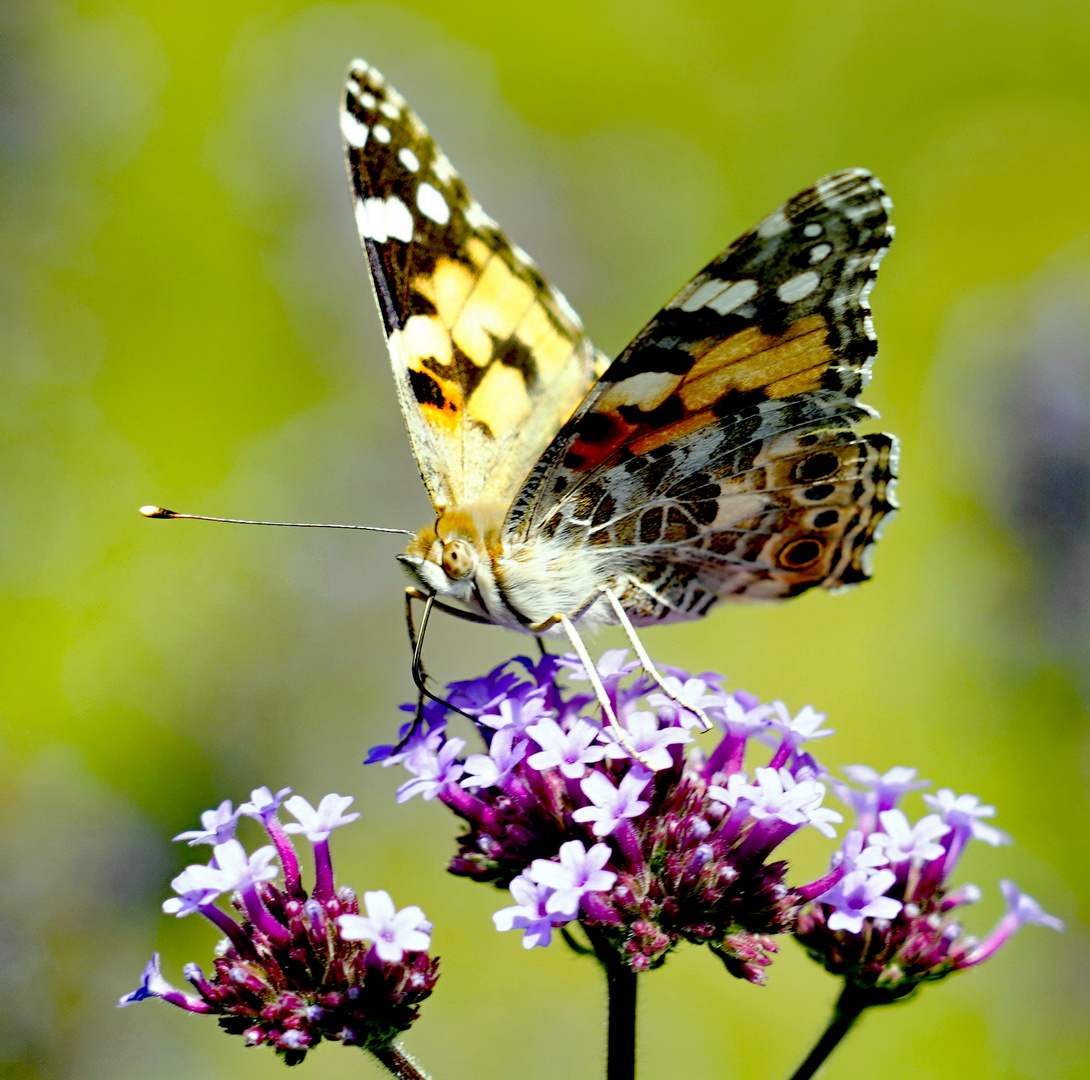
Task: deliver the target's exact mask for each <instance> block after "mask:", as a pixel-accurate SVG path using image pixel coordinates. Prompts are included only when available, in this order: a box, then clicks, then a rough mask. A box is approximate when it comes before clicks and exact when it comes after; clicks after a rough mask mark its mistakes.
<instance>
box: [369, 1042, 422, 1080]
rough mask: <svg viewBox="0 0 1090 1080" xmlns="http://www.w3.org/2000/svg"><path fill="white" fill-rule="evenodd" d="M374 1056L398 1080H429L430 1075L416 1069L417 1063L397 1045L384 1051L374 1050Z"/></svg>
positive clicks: (385, 1048) (393, 1044) (391, 1044)
mask: <svg viewBox="0 0 1090 1080" xmlns="http://www.w3.org/2000/svg"><path fill="white" fill-rule="evenodd" d="M371 1053H372V1054H374V1055H375V1057H376V1058H378V1060H379V1061H380V1062H381V1063H382V1064H383V1065H384V1066H385V1067H386V1069H387V1070H388V1071H389V1072H391V1073H393V1075H394V1076H396V1077H397V1078H398V1080H428V1074H427V1073H426V1072H424V1071H423V1070H422V1069H418V1068H417V1067H416V1063H415V1062H414V1061H413V1060H412V1058H410V1057H409V1055H408V1054H406V1053H405V1052H404V1051H403V1050H402V1049H401V1048H400V1047H399V1046H397V1045H396V1044H395V1043H390V1045H389V1046H387V1047H384V1048H383V1049H382V1050H372V1051H371Z"/></svg>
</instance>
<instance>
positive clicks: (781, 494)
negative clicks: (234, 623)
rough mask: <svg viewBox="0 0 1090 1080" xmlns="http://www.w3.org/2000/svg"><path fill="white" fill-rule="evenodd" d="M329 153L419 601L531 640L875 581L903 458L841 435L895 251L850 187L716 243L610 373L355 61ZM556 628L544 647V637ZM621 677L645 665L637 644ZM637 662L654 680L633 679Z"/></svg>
mask: <svg viewBox="0 0 1090 1080" xmlns="http://www.w3.org/2000/svg"><path fill="white" fill-rule="evenodd" d="M341 130H342V132H343V135H344V141H345V150H346V153H347V158H348V171H349V177H350V181H351V185H352V194H353V196H354V199H355V211H356V221H357V223H358V225H359V232H360V237H361V239H362V242H363V246H364V249H365V250H366V252H367V258H368V262H369V263H370V267H371V280H372V284H373V285H374V289H375V294H376V296H377V299H378V305H379V311H380V312H381V314H382V319H383V323H384V325H385V328H386V334H387V337H388V339H389V347H390V357H391V361H392V363H393V370H394V378H395V381H396V383H397V393H398V398H399V400H400V402H401V409H402V412H403V413H404V415H405V422H406V424H407V425H408V429H409V436H410V438H411V440H412V446H413V450H414V452H415V454H416V460H417V464H418V465H419V467H420V472H421V475H422V476H423V478H424V484H425V486H426V487H427V489H428V494H429V495H430V496H431V501H432V503H433V504H434V506H435V511H436V515H437V520H436V522H435V524H433V525H429V526H427V527H426V528H424V529H422V530H421V531H420V532H419V533H418V534H417V536H416V537H415V539H414V540H413V541H412V542H411V543H410V544H409V547H408V549H407V551H406V552H405V553H404V554H403V555H402V556H400V558H401V559H402V561H403V562H404V563H405V565H406V566H407V567H408V568H409V569H410V570H411V571H412V573H413V574H414V576H415V577H416V578H417V579H418V580H419V582H420V584H421V586H422V587H423V591H422V593H421V594H420V595H422V596H426V597H429V598H430V599H431V601H432V602H438V603H439V606H442V607H446V606H447V605H446V604H444V603H443V602H442V601H443V600H447V601H450V600H453V601H457V602H458V603H459V604H460V605H461V606H460V607H457V608H448V610H451V611H454V612H455V613H459V614H463V615H465V614H466V613H468V617H469V618H471V619H474V620H475V621H482V622H489V623H496V624H498V625H500V626H507V627H510V628H512V629H515V630H522V631H526V632H530V633H541V632H543V631H545V630H548V629H551V628H554V627H556V628H557V629H560V628H562V629H563V630H565V631H567V632H568V634H569V636H570V637H571V638H572V642H573V644H574V645H575V646H576V648H577V650H578V651H579V652H580V655H583V656H584V659H586V657H585V651H584V649H583V648H582V645H581V642H580V641H579V637H578V632H577V629H576V624H579V625H583V626H587V625H594V624H600V623H609V622H620V623H621V624H622V625H623V626H625V628H626V629H627V630H629V632H630V636H632V637H633V638H634V631H632V629H631V626H632V624H635V625H646V624H649V623H656V622H671V621H676V620H680V619H693V618H697V617H699V616H702V615H704V614H706V613H707V611H708V610H709V608H711V607H712V605H713V604H715V602H716V601H717V600H721V599H780V598H785V597H790V596H797V595H798V594H799V593H802V592H805V591H806V590H807V589H810V588H813V587H815V586H820V587H821V588H825V589H832V588H838V587H840V586H846V585H852V584H855V583H857V582H861V581H865V580H866V579H867V578H868V577H869V576H870V555H871V548H872V545H873V543H874V541H876V540H877V539H878V534H879V531H880V528H881V526H882V524H883V523H884V522H885V521H888V520H889V519H890V518H891V517H892V514H893V511H894V509H895V507H896V505H897V504H896V502H895V501H894V498H893V488H894V475H895V467H896V460H897V443H896V440H895V439H894V438H893V437H892V436H890V435H858V434H856V433H855V432H854V431H853V430H852V428H853V425H855V424H856V423H858V422H860V421H863V420H869V419H871V418H872V417H874V416H875V415H876V414H875V413H874V411H873V410H872V409H869V408H868V407H866V406H864V405H862V404H860V403H859V402H857V401H856V400H855V399H856V395H857V394H858V393H859V392H860V390H862V388H863V386H864V385H865V383H866V381H867V378H868V375H869V372H870V365H871V361H872V358H873V356H874V353H875V349H876V343H875V338H874V332H873V327H872V323H871V317H870V309H869V307H868V305H867V294H868V293H869V292H870V289H871V286H872V284H873V282H874V277H875V273H876V271H877V269H878V263H879V261H880V260H881V258H882V256H883V255H884V254H885V251H886V249H887V247H888V246H889V243H890V239H891V237H892V235H893V230H892V228H891V227H890V225H889V224H888V222H887V211H888V209H889V207H890V202H889V199H888V198H887V197H886V195H885V194H884V192H883V190H882V187H881V185H880V184H879V182H878V181H877V180H876V179H875V178H874V177H873V176H871V175H870V174H869V173H867V172H865V171H864V170H862V169H849V170H846V171H844V172H840V173H836V174H834V175H832V176H828V177H826V178H825V179H823V180H820V181H818V183H816V184H815V185H814V186H813V187H811V188H808V189H807V190H806V191H803V192H801V193H800V194H798V195H796V196H795V197H794V198H793V199H791V200H790V201H788V202H787V203H785V204H784V205H783V206H782V207H780V209H778V210H776V211H775V212H774V213H773V214H771V215H770V216H769V217H767V218H765V220H764V221H762V222H761V223H760V224H759V225H758V226H757V227H756V228H754V229H753V230H752V231H750V232H748V233H746V234H745V235H743V236H742V237H741V238H740V239H738V240H737V241H735V243H733V244H732V245H731V246H730V247H729V248H727V250H726V251H724V252H723V253H722V254H721V255H719V256H717V257H716V258H715V259H713V260H712V261H711V262H710V263H709V264H708V265H707V266H706V267H705V268H704V269H703V270H701V272H700V273H699V274H697V276H696V277H695V278H693V280H692V281H691V282H689V284H688V285H686V286H685V287H684V288H683V289H682V290H681V291H680V292H679V293H678V294H677V295H676V296H675V297H674V298H673V299H672V300H671V301H670V302H669V303H668V304H667V305H666V306H665V307H664V308H663V309H662V311H660V312H659V313H658V314H657V315H656V316H655V317H654V318H653V319H652V320H651V322H650V323H648V324H647V326H645V327H644V329H643V330H641V331H640V333H639V334H638V335H637V336H636V338H635V340H634V341H633V342H632V344H631V345H629V346H628V348H627V349H625V350H624V352H623V353H621V355H620V356H619V357H618V358H617V359H616V360H614V361H613V362H612V363H610V362H609V361H608V359H607V358H606V357H604V356H603V355H602V354H601V353H599V352H597V351H596V350H595V349H594V347H593V345H591V343H590V341H589V340H588V338H587V337H586V335H585V334H584V332H583V328H582V324H581V323H580V321H579V318H578V316H577V315H576V314H575V312H574V311H573V310H572V309H571V307H570V305H569V304H568V303H567V301H566V300H565V299H564V298H563V297H562V296H561V295H560V293H559V292H557V290H556V289H555V288H553V287H552V286H551V285H550V284H549V283H548V282H547V281H545V279H544V278H543V277H542V275H541V273H540V271H539V270H538V269H537V267H536V266H535V265H534V263H533V262H532V261H531V260H530V258H529V257H528V256H527V255H526V254H525V252H523V251H522V250H521V249H520V248H518V247H517V246H516V245H514V244H512V243H511V242H510V241H509V240H508V239H507V238H506V237H505V236H504V234H503V233H502V232H501V231H500V229H499V227H498V226H497V224H496V222H495V221H493V220H492V219H491V218H490V217H489V216H488V215H487V214H486V213H485V212H484V210H482V209H481V206H480V204H479V203H478V202H477V201H476V200H475V199H473V198H472V197H471V196H470V195H469V193H468V192H467V191H466V188H465V185H464V184H463V183H462V180H461V178H460V177H459V176H458V174H457V173H456V172H455V171H454V169H453V168H452V167H451V164H450V162H449V161H448V160H447V157H446V155H445V154H443V152H442V151H441V150H440V149H439V148H438V147H437V146H436V145H435V143H434V142H432V140H431V138H430V137H429V135H428V133H427V131H426V130H425V128H424V126H423V125H422V124H421V123H420V121H419V120H418V119H417V117H416V116H415V114H414V113H413V112H412V111H411V110H410V109H409V108H408V107H407V106H406V103H405V99H404V98H403V97H402V96H401V95H400V94H399V93H398V92H397V91H396V90H394V89H393V87H391V86H390V85H389V84H388V83H387V82H386V81H385V80H384V79H383V77H382V76H381V75H380V74H379V73H378V72H377V71H376V70H375V69H374V68H373V67H369V66H368V65H367V64H365V63H363V62H362V61H357V62H355V63H353V64H352V65H351V67H350V69H349V76H348V81H347V88H346V92H345V96H344V106H343V111H342V113H341ZM558 624H559V627H558ZM634 644H636V645H637V649H638V651H639V653H640V655H641V658H645V654H643V652H642V650H641V649H639V646H638V641H635V640H634ZM646 662H647V663H648V664H649V661H646Z"/></svg>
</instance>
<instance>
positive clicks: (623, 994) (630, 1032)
mask: <svg viewBox="0 0 1090 1080" xmlns="http://www.w3.org/2000/svg"><path fill="white" fill-rule="evenodd" d="M605 969H606V988H607V990H608V992H609V1034H608V1036H607V1040H606V1080H634V1078H635V1076H636V973H635V972H634V971H633V970H632V969H631V968H630V967H629V966H628V965H627V964H626V963H624V962H623V961H622V960H620V959H619V958H617V957H613V958H612V959H611V960H610V961H608V962H607V963H606V964H605Z"/></svg>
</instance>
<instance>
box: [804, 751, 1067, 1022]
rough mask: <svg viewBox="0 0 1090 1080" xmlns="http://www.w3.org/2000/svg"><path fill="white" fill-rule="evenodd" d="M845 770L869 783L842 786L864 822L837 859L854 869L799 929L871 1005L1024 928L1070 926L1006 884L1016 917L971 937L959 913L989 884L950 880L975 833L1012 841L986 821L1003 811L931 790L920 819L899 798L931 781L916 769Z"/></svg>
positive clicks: (960, 965) (818, 900)
mask: <svg viewBox="0 0 1090 1080" xmlns="http://www.w3.org/2000/svg"><path fill="white" fill-rule="evenodd" d="M845 772H846V773H847V774H848V776H849V777H850V778H851V779H852V780H854V781H855V782H856V783H857V784H859V785H861V786H860V787H859V788H853V787H849V786H848V785H847V784H842V783H839V782H836V783H834V788H835V789H836V791H837V793H838V794H839V795H840V797H841V798H842V799H843V800H844V801H845V802H846V803H847V804H848V805H849V806H851V807H852V808H853V809H854V810H855V812H856V815H857V822H856V827H855V828H854V829H853V830H852V831H851V832H849V833H848V835H847V838H846V839H845V842H844V845H843V847H842V848H841V849H840V850H839V851H837V852H836V853H834V856H833V869H834V873H835V872H843V871H845V870H846V871H847V872H846V873H843V876H842V877H840V878H839V880H837V881H835V882H834V883H833V884H832V885H831V886H830V887H829V888H828V889H827V890H826V891H825V892H823V893H820V894H818V895H817V896H816V897H815V898H814V900H813V902H812V903H810V904H808V905H807V906H805V907H804V908H803V909H802V911H801V912H800V913H799V919H798V925H797V927H796V929H795V936H796V938H797V939H798V941H799V942H800V943H801V944H802V945H803V946H804V947H805V948H806V950H807V951H808V952H809V953H810V955H811V956H812V957H813V958H814V959H815V960H817V961H818V962H819V963H820V964H822V965H823V966H824V967H825V968H826V969H827V970H828V971H830V972H832V973H833V974H836V975H841V976H843V977H844V978H845V980H846V983H847V986H848V987H849V988H850V989H851V990H852V991H853V992H855V993H856V994H857V995H858V996H860V998H861V1000H863V1001H864V1002H865V1004H868V1005H875V1004H887V1003H890V1002H893V1001H899V1000H902V999H904V998H905V997H907V996H909V995H910V994H912V993H913V992H914V991H915V990H916V989H917V988H918V987H919V986H920V985H921V984H922V983H923V982H927V981H934V980H937V979H941V978H944V977H945V976H947V975H949V974H951V973H953V972H955V971H962V970H964V969H965V968H969V967H972V966H973V965H975V964H978V963H980V962H981V961H982V960H984V959H986V958H987V957H989V956H991V955H992V953H994V952H995V950H996V949H998V948H999V946H1000V945H1002V944H1003V942H1005V941H1006V940H1007V938H1009V937H1010V936H1011V934H1012V933H1014V931H1015V930H1016V929H1017V928H1018V927H1019V926H1021V925H1024V924H1027V923H1028V924H1036V925H1040V926H1050V927H1052V928H1053V929H1056V930H1060V929H1062V928H1063V924H1062V923H1061V922H1060V921H1059V920H1058V919H1056V918H1053V917H1052V916H1051V915H1046V914H1045V912H1044V911H1042V909H1041V908H1040V906H1039V905H1038V904H1037V903H1036V901H1034V900H1033V899H1032V898H1031V897H1029V896H1026V895H1025V894H1024V893H1022V892H1020V891H1019V890H1018V888H1017V887H1016V886H1015V885H1013V884H1012V883H1011V882H1009V881H1004V882H1001V888H1002V890H1003V893H1004V896H1005V898H1006V900H1007V906H1008V912H1007V915H1006V916H1005V917H1004V918H1003V919H1002V920H1001V921H1000V923H999V925H998V926H997V927H996V928H995V930H994V931H993V932H992V933H991V935H989V937H987V938H986V939H985V940H984V941H983V942H981V941H978V940H977V939H976V938H975V937H971V936H969V935H967V934H965V933H964V932H963V930H962V927H961V924H960V922H959V921H958V918H957V916H956V912H957V910H958V908H960V907H962V906H964V905H965V904H969V903H973V902H974V901H976V900H977V899H979V897H980V890H979V889H977V887H976V886H975V885H964V886H962V887H961V888H960V889H957V890H955V891H953V892H951V891H949V890H948V884H947V882H948V880H949V877H950V874H951V873H952V871H953V870H954V867H955V866H956V864H957V862H958V859H959V858H960V856H961V853H962V851H963V850H964V848H965V845H966V844H967V843H968V842H969V840H971V839H976V840H983V841H984V842H985V843H988V844H992V845H998V844H1003V843H1008V842H1009V838H1008V837H1007V836H1006V834H1004V833H1002V832H1000V831H999V830H998V829H996V828H995V827H994V826H992V825H989V824H988V823H987V822H986V821H984V820H983V819H984V818H989V817H992V816H994V814H995V808H994V807H991V806H981V805H980V803H979V800H978V799H977V798H976V797H975V796H973V795H960V796H959V795H955V794H954V793H953V792H952V791H951V790H950V789H949V788H943V789H942V790H940V791H938V792H936V793H935V794H934V795H924V796H923V798H924V801H925V802H926V804H927V805H928V806H929V807H930V808H931V810H932V811H933V812H932V813H930V814H927V815H926V816H925V817H923V818H921V819H920V820H919V821H917V822H916V823H915V824H914V825H910V824H909V821H908V818H907V817H906V816H905V814H904V811H903V810H900V809H899V808H898V807H897V805H896V804H897V802H898V800H899V799H900V797H901V796H902V795H903V794H905V793H906V792H909V791H915V790H920V789H922V788H926V787H928V786H929V782H928V781H926V780H917V779H916V770H915V769H906V768H897V769H891V770H890V771H889V772H887V773H885V774H884V775H879V774H878V773H877V772H875V771H874V770H873V769H871V768H869V767H867V766H864V765H854V766H850V767H848V768H847V769H845Z"/></svg>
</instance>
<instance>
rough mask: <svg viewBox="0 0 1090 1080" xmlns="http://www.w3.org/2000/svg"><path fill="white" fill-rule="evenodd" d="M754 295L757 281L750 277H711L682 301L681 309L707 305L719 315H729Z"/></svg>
mask: <svg viewBox="0 0 1090 1080" xmlns="http://www.w3.org/2000/svg"><path fill="white" fill-rule="evenodd" d="M756 295H757V282H756V281H753V280H752V279H749V278H747V279H745V280H744V281H721V280H720V279H719V278H711V279H710V280H708V281H705V282H704V283H703V284H702V285H700V286H699V287H698V288H697V289H695V290H694V291H693V292H692V293H691V294H690V295H689V296H687V297H686V298H685V300H683V301H682V303H681V310H682V311H696V310H697V309H699V308H702V307H708V308H711V309H712V311H717V312H719V314H720V315H729V314H730V313H731V312H732V311H734V309H735V308H738V307H741V306H742V304H744V303H746V302H747V301H749V300H752V299H753V297H754V296H756Z"/></svg>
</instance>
